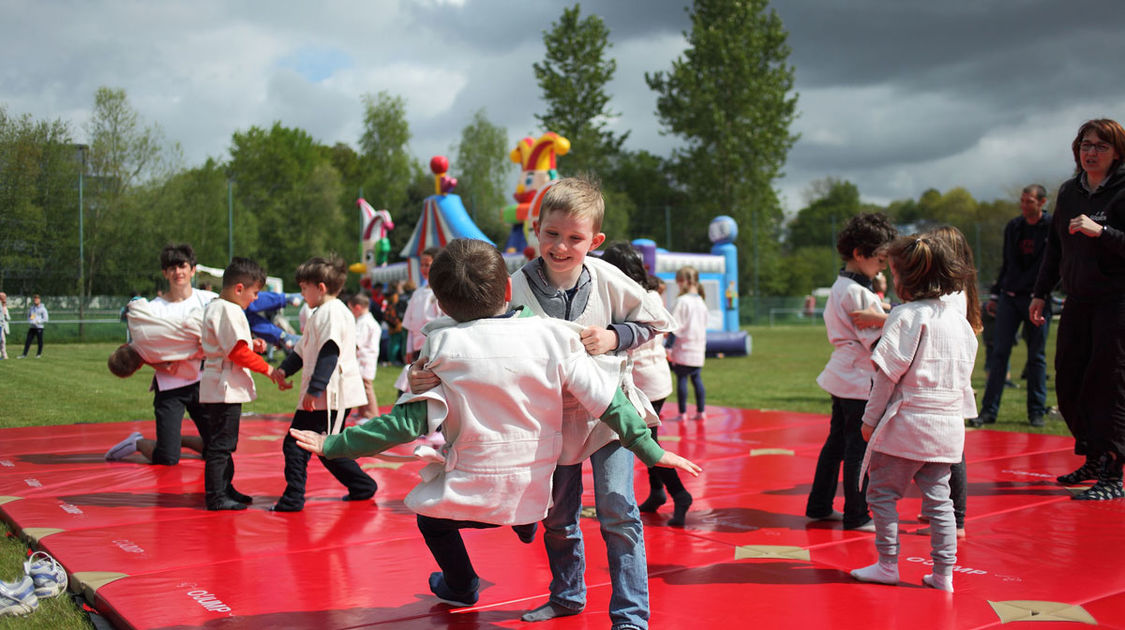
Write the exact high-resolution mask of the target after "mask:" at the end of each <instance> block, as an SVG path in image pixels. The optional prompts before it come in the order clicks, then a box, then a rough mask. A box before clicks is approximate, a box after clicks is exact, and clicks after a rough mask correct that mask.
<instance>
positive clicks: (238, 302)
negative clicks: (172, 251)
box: [199, 256, 277, 510]
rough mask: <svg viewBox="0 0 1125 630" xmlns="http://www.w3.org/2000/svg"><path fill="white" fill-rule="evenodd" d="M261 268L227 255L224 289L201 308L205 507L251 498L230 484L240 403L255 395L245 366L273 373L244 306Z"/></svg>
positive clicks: (230, 506)
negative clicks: (228, 261)
mask: <svg viewBox="0 0 1125 630" xmlns="http://www.w3.org/2000/svg"><path fill="white" fill-rule="evenodd" d="M265 282H266V273H265V271H263V270H262V268H261V267H260V266H258V263H256V262H254V261H252V260H250V259H248V258H239V257H237V256H236V257H235V258H232V259H231V261H230V264H229V265H227V268H226V270H224V271H223V290H222V291H221V292H220V293H219V299H217V300H213V301H212V302H211V303H210V304H208V305H207V308H206V309H204V310H203V333H202V335H201V343H202V346H203V357H204V361H203V376H202V378H201V380H200V384H199V402H200V403H201V404H202V405H203V409H204V411H205V417H206V420H205V421H204V422H203V423H202V424H200V425H199V429H200V435H201V436H202V437H203V461H204V469H203V485H204V489H205V498H206V501H207V509H208V510H245V509H246V504H247V503H250V502H251V501H252V499H251V497H249V496H247V495H245V494H242V493H241V492H238V491H237V490H235V489H234V486H233V485H232V484H231V481H232V480H233V479H234V457H233V454H234V451H235V449H236V448H237V447H238V424H239V419H240V418H241V417H242V403H245V402H250V401H251V400H254V398H255V397H256V396H257V392H256V391H255V389H254V379H253V378H252V377H251V376H250V371H251V370H253V371H255V372H259V373H261V374H266V375H269V376H270V378H273V377H274V373H275V372H276V371H277V370H276V368H272V369H271V368H270V366H269V364H268V363H266V362H265V360H264V359H262V357H260V356H258V355H257V354H255V352H264V351H265V345H266V344H265V342H264V341H262V340H261V339H257V340H254V339H252V338H251V336H250V324H249V322H247V321H246V314H245V313H243V310H244V309H245V308H246V307H247V306H249V305H250V303H251V302H253V301H254V300H255V299H256V298H257V297H258V291H259V290H260V289H261V288H262V285H263V284H265Z"/></svg>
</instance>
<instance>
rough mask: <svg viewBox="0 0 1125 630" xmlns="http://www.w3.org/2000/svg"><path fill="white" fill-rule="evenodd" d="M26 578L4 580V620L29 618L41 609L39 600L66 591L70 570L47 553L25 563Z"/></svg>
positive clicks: (0, 593) (0, 587) (0, 599)
mask: <svg viewBox="0 0 1125 630" xmlns="http://www.w3.org/2000/svg"><path fill="white" fill-rule="evenodd" d="M23 571H24V576H23V579H21V580H18V581H16V582H3V581H0V617H4V616H9V615H28V614H31V613H32V612H34V611H35V610H36V609H37V608H39V600H40V599H45V598H48V597H55V596H58V595H61V594H62V592H63V591H65V590H66V585H67V576H66V569H64V568H63V567H62V565H61V564H59V563H58V561H57V560H55V559H54V558H52V557H51V555H50V554H48V553H46V552H44V551H36V552H35V553H33V554H31V557H30V558H28V559H27V562H24V563H23Z"/></svg>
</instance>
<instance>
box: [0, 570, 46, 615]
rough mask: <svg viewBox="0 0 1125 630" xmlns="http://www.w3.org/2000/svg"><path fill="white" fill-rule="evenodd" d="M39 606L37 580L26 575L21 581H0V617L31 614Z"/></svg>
mask: <svg viewBox="0 0 1125 630" xmlns="http://www.w3.org/2000/svg"><path fill="white" fill-rule="evenodd" d="M36 608H39V598H38V597H36V596H35V582H33V581H32V579H31V576H28V575H25V576H24V577H23V580H21V581H19V582H0V617H5V616H8V615H29V614H31V613H33V612H35V609H36Z"/></svg>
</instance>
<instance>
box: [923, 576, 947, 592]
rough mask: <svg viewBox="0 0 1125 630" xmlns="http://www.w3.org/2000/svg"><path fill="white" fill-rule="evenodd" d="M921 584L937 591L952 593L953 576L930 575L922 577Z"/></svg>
mask: <svg viewBox="0 0 1125 630" xmlns="http://www.w3.org/2000/svg"><path fill="white" fill-rule="evenodd" d="M922 583H923V584H925V585H926V586H932V587H933V588H936V589H937V590H939V591H948V592H950V593H952V592H953V576H952V575H942V574H940V573H930V574H928V575H923V576H922Z"/></svg>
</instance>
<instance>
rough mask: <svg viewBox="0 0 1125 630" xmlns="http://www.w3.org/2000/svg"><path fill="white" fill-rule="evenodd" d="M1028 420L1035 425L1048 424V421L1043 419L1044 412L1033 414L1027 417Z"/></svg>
mask: <svg viewBox="0 0 1125 630" xmlns="http://www.w3.org/2000/svg"><path fill="white" fill-rule="evenodd" d="M1027 422H1028V424H1030V425H1031V426H1033V427H1044V426H1047V422H1046V421H1045V420H1043V414H1038V413H1037V414H1032V415H1030V416H1028V417H1027Z"/></svg>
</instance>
